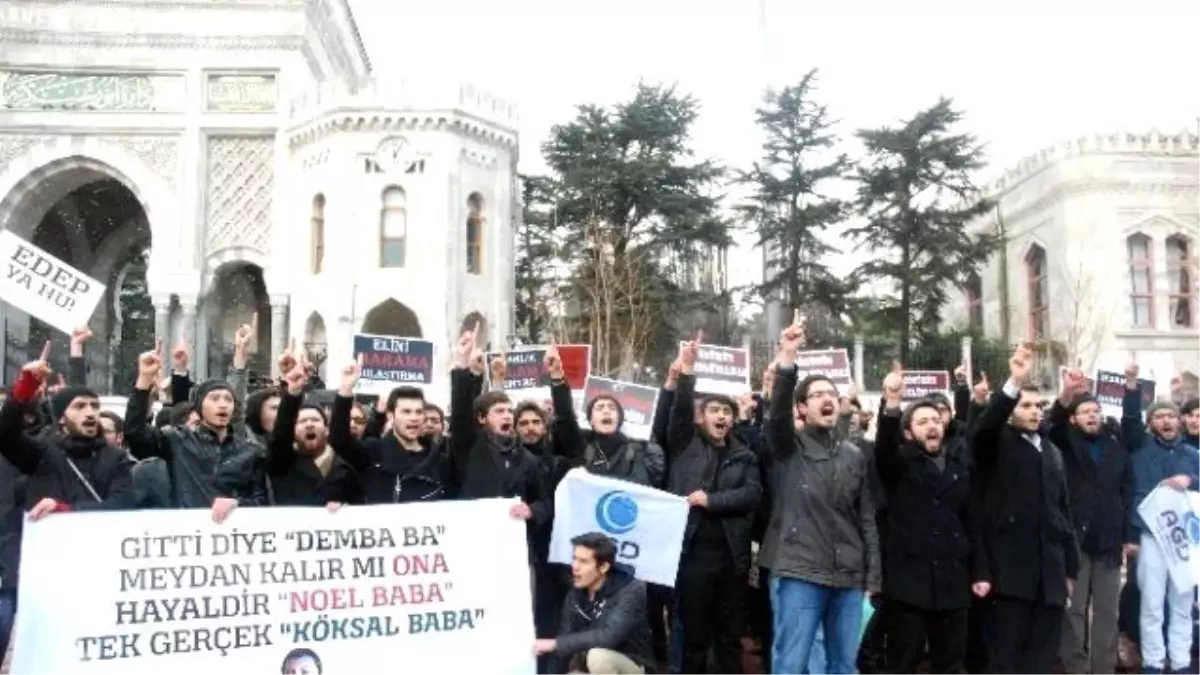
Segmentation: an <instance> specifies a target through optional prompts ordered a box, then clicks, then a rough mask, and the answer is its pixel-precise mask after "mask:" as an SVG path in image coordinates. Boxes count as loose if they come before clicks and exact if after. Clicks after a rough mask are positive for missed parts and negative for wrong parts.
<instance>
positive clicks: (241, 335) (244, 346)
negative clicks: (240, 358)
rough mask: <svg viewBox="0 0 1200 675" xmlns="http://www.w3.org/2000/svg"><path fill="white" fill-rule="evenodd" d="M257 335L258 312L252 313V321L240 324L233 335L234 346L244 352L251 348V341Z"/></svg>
mask: <svg viewBox="0 0 1200 675" xmlns="http://www.w3.org/2000/svg"><path fill="white" fill-rule="evenodd" d="M256 335H258V312H255V313H254V314H252V315H250V323H244V324H242V325H241V326H238V329H237V332H236V333H234V335H233V348H234V349H240V350H241V351H242V352H243V353H244V352H246V351H247V350H248V349H250V342H251V341H253V340H254V336H256Z"/></svg>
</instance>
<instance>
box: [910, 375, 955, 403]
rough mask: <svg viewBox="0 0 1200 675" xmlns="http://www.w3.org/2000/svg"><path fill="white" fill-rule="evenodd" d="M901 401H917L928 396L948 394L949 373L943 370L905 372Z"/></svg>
mask: <svg viewBox="0 0 1200 675" xmlns="http://www.w3.org/2000/svg"><path fill="white" fill-rule="evenodd" d="M902 377H903V378H904V395H903V397H902V398H901V400H903V401H919V400H921V399H923V398H925V397H926V396H929V395H930V394H948V393H949V391H950V373H948V372H946V371H944V370H906V371H904V373H903V374H902Z"/></svg>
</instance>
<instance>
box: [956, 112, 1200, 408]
mask: <svg viewBox="0 0 1200 675" xmlns="http://www.w3.org/2000/svg"><path fill="white" fill-rule="evenodd" d="M1198 150H1200V145H1198V139H1197V136H1196V135H1195V134H1194V133H1192V132H1191V131H1184V132H1181V133H1179V134H1173V135H1172V134H1161V133H1158V132H1150V133H1147V134H1128V133H1119V134H1109V135H1098V136H1092V137H1086V138H1081V139H1076V140H1072V141H1068V142H1064V143H1060V144H1058V145H1055V146H1053V147H1051V148H1047V149H1045V150H1043V151H1041V152H1039V153H1037V154H1035V155H1032V156H1030V157H1029V158H1027V159H1026V160H1024V161H1023V162H1022V163H1021V164H1020V165H1019V166H1017V167H1016V168H1014V169H1012V170H1010V171H1008V172H1006V173H1005V175H1004V176H1003V177H1001V178H1000V179H999V180H998V181H996V182H994V183H992V184H990V185H987V186H984V187H983V188H982V193H983V195H984V196H985V197H987V198H989V199H991V200H993V201H995V203H996V208H995V209H994V210H993V211H992V212H991V213H989V214H987V215H985V216H983V217H982V218H980V219H979V220H978V221H977V222H976V223H974V224H973V225H972V228H973V229H974V230H976V231H979V232H983V231H988V232H994V233H997V234H999V235H1001V236H1002V237H1003V240H1004V245H1003V246H1002V248H1001V251H1000V252H998V253H997V254H995V255H993V256H992V258H991V260H990V261H989V263H988V265H987V266H986V267H985V268H984V269H983V270H982V272H981V274H979V275H978V278H975V279H973V280H972V283H971V284H969V285H968V288H966V289H961V290H960V289H956V296H955V298H956V299H955V301H954V302H953V303H952V305H951V307H950V309H949V311H948V312H947V316H946V320H947V323H948V324H950V325H952V326H956V327H961V328H965V327H968V326H971V327H974V328H976V329H979V330H981V331H982V333H983V334H985V335H987V336H988V337H994V338H1001V339H1004V340H1006V341H1008V342H1017V341H1034V342H1052V343H1056V344H1057V345H1058V346H1059V347H1060V350H1061V351H1064V352H1065V354H1063V356H1064V357H1065V360H1066V361H1068V362H1070V363H1081V364H1082V365H1083V367H1084V368H1085V369H1088V370H1090V369H1093V368H1096V367H1104V368H1112V367H1117V366H1119V365H1120V364H1123V363H1125V362H1126V360H1127V359H1129V358H1131V357H1136V358H1137V359H1138V360H1139V361H1140V362H1142V363H1143V364H1147V365H1149V366H1150V369H1152V370H1154V371H1155V372H1154V375H1155V376H1156V377H1159V378H1166V377H1173V376H1176V375H1188V376H1190V378H1191V379H1192V380H1194V378H1195V374H1196V373H1197V372H1200V316H1198V311H1200V307H1198V306H1197V290H1198V287H1197V282H1198V276H1200V275H1198V274H1197V264H1196V260H1197V257H1196V247H1197V245H1198V244H1200V161H1198V160H1200V154H1198ZM1164 384H1165V383H1164ZM1164 393H1165V392H1164Z"/></svg>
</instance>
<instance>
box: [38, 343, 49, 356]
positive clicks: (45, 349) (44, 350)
mask: <svg viewBox="0 0 1200 675" xmlns="http://www.w3.org/2000/svg"><path fill="white" fill-rule="evenodd" d="M39 360H41V361H49V360H50V341H49V340H46V344H44V345H42V357H41V359H39Z"/></svg>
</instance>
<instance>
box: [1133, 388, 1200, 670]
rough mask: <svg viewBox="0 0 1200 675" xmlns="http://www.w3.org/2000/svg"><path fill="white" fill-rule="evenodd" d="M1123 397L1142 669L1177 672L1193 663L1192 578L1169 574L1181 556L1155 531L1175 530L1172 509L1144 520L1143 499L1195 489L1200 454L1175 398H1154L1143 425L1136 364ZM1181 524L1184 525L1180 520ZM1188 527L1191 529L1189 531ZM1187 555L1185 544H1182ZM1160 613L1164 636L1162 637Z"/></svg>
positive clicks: (1196, 529) (1193, 526)
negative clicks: (1183, 434) (1183, 430)
mask: <svg viewBox="0 0 1200 675" xmlns="http://www.w3.org/2000/svg"><path fill="white" fill-rule="evenodd" d="M1125 374H1126V378H1125V398H1124V400H1123V402H1122V407H1123V416H1122V420H1121V431H1122V434H1123V435H1124V436H1125V442H1126V443H1127V445H1128V450H1129V451H1130V452H1132V453H1134V454H1133V503H1134V504H1135V505H1136V506H1135V508H1136V509H1137V510H1135V512H1134V514H1133V527H1134V530H1135V532H1136V535H1137V536H1138V539H1137V541H1138V542H1139V544H1138V547H1137V552H1138V564H1137V580H1138V587H1139V588H1140V589H1141V592H1142V600H1141V611H1140V632H1141V647H1142V665H1143V667H1144V672H1147V673H1161V672H1162V671H1163V668H1165V667H1166V666H1167V665H1168V664H1167V661H1168V657H1169V661H1170V664H1169V665H1170V667H1171V669H1172V670H1174V671H1175V672H1182V671H1183V670H1184V669H1186V668H1188V667H1189V666H1190V665H1191V660H1192V655H1191V645H1192V602H1193V600H1192V593H1193V589H1194V587H1195V586H1194V584H1195V581H1194V580H1192V581H1191V583H1181V579H1179V578H1177V577H1178V576H1179V575H1177V574H1175V575H1173V574H1171V570H1172V564H1171V562H1172V559H1173V558H1174V557H1176V556H1178V555H1179V552H1178V550H1177V547H1176V546H1171V547H1169V548H1164V547H1163V546H1162V545H1161V544H1160V541H1159V540H1158V539H1156V538H1155V532H1158V531H1160V530H1161V529H1162V528H1166V529H1168V530H1175V529H1176V528H1177V524H1176V523H1174V522H1172V521H1173V520H1177V519H1178V517H1177V516H1176V515H1175V514H1176V512H1175V511H1173V510H1171V509H1161V510H1159V512H1158V513H1157V514H1152V520H1149V521H1147V520H1146V519H1145V515H1146V513H1147V511H1146V510H1145V509H1144V508H1138V507H1141V506H1143V501H1151V503H1154V502H1153V500H1147V497H1149V496H1151V495H1152V493H1153V492H1154V491H1155V489H1156V488H1157V487H1160V486H1161V487H1166V488H1168V489H1170V490H1175V491H1179V492H1183V491H1187V490H1191V491H1196V490H1197V488H1198V487H1200V476H1197V472H1200V455H1197V452H1196V449H1195V448H1193V447H1191V446H1189V445H1187V444H1185V443H1184V442H1183V441H1182V439H1181V438H1180V429H1179V409H1178V408H1176V407H1175V404H1174V403H1170V402H1167V401H1158V402H1155V403H1153V404H1151V405H1150V406H1149V408H1148V409H1147V410H1146V426H1145V427H1143V426H1142V424H1141V413H1142V396H1141V392H1140V391H1139V387H1138V378H1137V376H1138V371H1137V367H1136V366H1132V367H1131V368H1130V369H1128V370H1126V373H1125ZM1188 513H1191V521H1192V522H1191V523H1190V524H1187V525H1186V526H1183V527H1179V528H1178V529H1179V530H1180V531H1181V533H1182V534H1184V535H1185V536H1184V540H1185V541H1186V539H1187V538H1189V536H1192V534H1191V533H1198V534H1195V535H1194V536H1196V537H1200V525H1198V524H1197V523H1196V522H1195V518H1196V516H1195V513H1193V512H1190V511H1188ZM1179 525H1184V524H1183V523H1179ZM1188 530H1191V532H1188ZM1184 555H1185V557H1186V555H1187V544H1186V543H1185V544H1184ZM1164 613H1168V614H1169V616H1168V617H1167V618H1166V624H1167V636H1166V637H1167V639H1166V644H1164V642H1163V623H1164V616H1163V615H1164Z"/></svg>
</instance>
